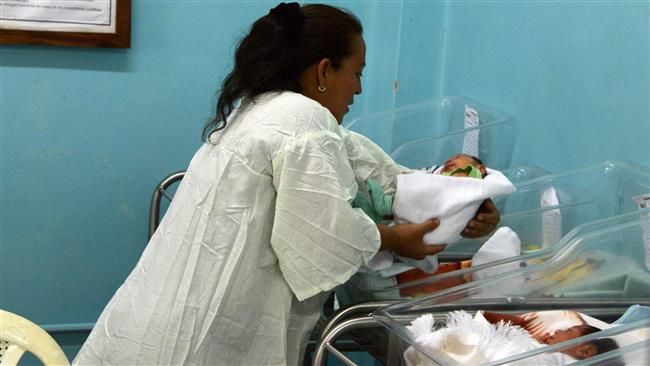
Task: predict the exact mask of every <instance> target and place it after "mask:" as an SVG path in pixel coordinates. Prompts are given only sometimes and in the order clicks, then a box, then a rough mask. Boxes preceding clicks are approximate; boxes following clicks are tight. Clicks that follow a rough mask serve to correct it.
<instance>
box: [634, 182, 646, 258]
mask: <svg viewBox="0 0 650 366" xmlns="http://www.w3.org/2000/svg"><path fill="white" fill-rule="evenodd" d="M632 199H633V200H634V202H635V203H636V204H637V205H638V206H639V209H640V210H641V209H644V208H648V207H650V193H648V194H642V195H640V196H636V197H633V198H632ZM643 243H644V244H645V266H646V268H647V269H648V271H650V222H646V224H645V225H644V226H643Z"/></svg>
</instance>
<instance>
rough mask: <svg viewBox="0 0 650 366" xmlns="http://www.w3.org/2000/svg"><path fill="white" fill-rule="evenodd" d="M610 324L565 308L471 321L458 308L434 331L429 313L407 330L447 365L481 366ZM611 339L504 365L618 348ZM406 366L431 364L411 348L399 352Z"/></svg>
mask: <svg viewBox="0 0 650 366" xmlns="http://www.w3.org/2000/svg"><path fill="white" fill-rule="evenodd" d="M609 326H610V325H609V324H607V323H604V322H602V321H600V320H598V319H595V318H592V317H590V316H588V315H586V314H581V313H578V312H575V311H567V310H552V311H541V312H533V313H526V314H522V315H510V314H504V313H495V312H488V311H486V312H483V311H479V312H477V313H476V315H475V316H474V317H473V318H472V317H471V316H470V315H469V314H468V313H466V312H464V311H462V310H460V311H454V312H451V313H449V314H448V315H447V322H446V326H445V327H443V328H438V329H436V327H435V322H434V318H433V315H431V314H424V315H422V316H420V317H418V318H417V319H415V320H414V321H413V322H412V323H411V325H410V326H408V327H407V329H408V331H409V332H410V333H411V335H412V336H413V338H414V340H415V342H417V343H418V344H419V345H420V346H421V347H423V349H424V350H426V351H427V352H430V353H432V354H434V355H436V358H438V359H445V360H446V359H449V361H450V363H460V364H463V365H481V364H484V363H490V362H495V361H498V360H501V359H504V358H507V357H510V356H515V355H518V354H521V353H523V352H526V351H531V350H534V349H537V348H540V347H542V346H543V345H554V344H558V343H561V342H564V341H568V340H570V339H573V338H577V337H580V336H583V335H586V334H591V333H594V332H598V331H600V330H601V329H605V328H608V327H609ZM618 347H619V346H618V344H617V343H616V341H614V340H613V339H611V338H598V339H595V340H591V341H586V342H584V343H580V344H577V345H573V346H569V347H566V348H562V349H560V350H559V352H555V353H544V354H539V355H537V356H534V357H533V358H532V359H531V358H527V359H523V360H520V361H514V362H511V363H508V364H510V365H520V364H522V365H531V364H535V365H564V364H567V363H571V362H574V361H575V360H581V359H585V358H589V357H593V356H595V355H597V354H600V353H605V352H608V351H611V350H613V349H616V348H618ZM404 356H405V359H406V364H407V365H409V366H415V365H418V366H424V365H430V364H431V365H432V364H433V362H432V361H431V360H429V359H428V358H427V357H425V356H424V355H422V354H420V353H418V352H417V351H416V350H415V349H414V348H412V347H411V348H409V349H408V350H407V351H406V353H405V355H404Z"/></svg>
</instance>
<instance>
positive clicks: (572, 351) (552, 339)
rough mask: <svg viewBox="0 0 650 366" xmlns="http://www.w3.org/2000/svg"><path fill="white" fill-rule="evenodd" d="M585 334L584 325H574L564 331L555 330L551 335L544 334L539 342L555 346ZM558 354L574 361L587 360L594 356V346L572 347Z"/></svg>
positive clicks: (580, 345) (578, 345)
mask: <svg viewBox="0 0 650 366" xmlns="http://www.w3.org/2000/svg"><path fill="white" fill-rule="evenodd" d="M584 334H585V328H584V325H576V326H573V327H571V328H569V329H565V330H556V331H555V333H554V334H553V335H550V334H545V335H543V336H542V339H541V342H542V343H546V344H548V345H553V344H557V343H560V342H564V341H568V340H570V339H574V338H578V337H580V336H582V335H584ZM560 352H562V353H565V354H567V355H569V356H571V357H573V358H575V359H578V360H580V359H583V358H588V357H591V356H593V355H594V354H596V353H597V352H596V349H595V347H594V346H592V345H589V344H586V343H582V344H577V345H575V346H572V347H567V348H563V349H561V350H560Z"/></svg>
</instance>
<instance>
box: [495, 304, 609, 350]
mask: <svg viewBox="0 0 650 366" xmlns="http://www.w3.org/2000/svg"><path fill="white" fill-rule="evenodd" d="M564 313H566V314H567V315H566V316H567V317H569V318H572V319H566V320H564V319H557V320H559V321H560V322H562V321H567V320H568V321H573V322H574V324H575V322H577V323H579V324H576V325H573V326H570V327H565V329H556V330H550V329H548V324H544V323H545V321H544V319H543V317H541V316H540V315H544V314H548V315H554V316H556V317H562V314H564ZM483 316H484V317H485V319H486V320H487V321H488V322H490V323H492V324H495V325H496V324H499V322H504V323H510V324H512V325H517V326H520V327H522V328H524V329H525V330H526V331H528V332H529V333H530V334H531V336H532V337H533V338H534V339H535V340H536V341H537V342H539V343H543V344H547V345H554V344H558V343H561V342H565V341H568V340H570V339H574V338H578V337H582V336H584V335H587V334H591V333H595V332H599V331H601V329H598V328H596V327H594V326H591V325H589V324H587V322H585V320H584V319H583V318H582V317H581V316H580V314H579V313H577V312H575V311H547V312H541V313H527V314H522V315H511V314H502V313H496V312H491V311H484V312H483ZM540 318H542V319H540ZM540 320H541V321H540ZM616 348H618V345H617V344H616V342H615V341H614V340H613V339H611V338H600V339H594V340H591V341H587V342H584V343H580V344H577V345H575V346H571V347H567V348H563V349H560V352H562V353H564V354H567V355H569V356H571V357H573V358H575V359H577V360H582V359H585V358H589V357H592V356H595V355H597V354H600V353H605V352H609V351H611V350H614V349H616Z"/></svg>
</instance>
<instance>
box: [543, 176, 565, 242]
mask: <svg viewBox="0 0 650 366" xmlns="http://www.w3.org/2000/svg"><path fill="white" fill-rule="evenodd" d="M559 204H560V201H559V200H558V198H557V192H556V191H555V188H553V187H548V188H546V189H545V190H544V191H542V197H541V200H540V206H541V207H542V208H544V207H549V206H557V205H559ZM560 239H562V212H560V209H559V208H554V209H551V210H547V211H544V212H542V248H546V247H548V246H551V245H553V244H555V243H557V242H558V241H560Z"/></svg>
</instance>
